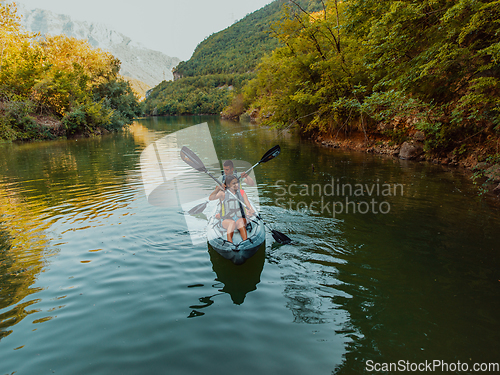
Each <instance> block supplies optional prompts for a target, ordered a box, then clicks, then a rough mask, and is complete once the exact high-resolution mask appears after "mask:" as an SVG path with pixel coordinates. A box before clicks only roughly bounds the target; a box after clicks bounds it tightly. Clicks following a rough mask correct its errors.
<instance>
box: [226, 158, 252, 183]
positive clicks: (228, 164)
mask: <svg viewBox="0 0 500 375" xmlns="http://www.w3.org/2000/svg"><path fill="white" fill-rule="evenodd" d="M222 168H223V169H224V174H223V175H222V183H224V182H225V179H226V176H231V175H234V176H236V177H237V178H238V180H240V179H243V181H245V183H246V184H247V185H248V186H255V181H254V180H253V179H252V177H250V176H249V175H248V174H247V173H245V172H242V173H241V176H238V172H236V171H235V170H234V164H233V162H232V160H226V161H225V162H224V164H223V165H222Z"/></svg>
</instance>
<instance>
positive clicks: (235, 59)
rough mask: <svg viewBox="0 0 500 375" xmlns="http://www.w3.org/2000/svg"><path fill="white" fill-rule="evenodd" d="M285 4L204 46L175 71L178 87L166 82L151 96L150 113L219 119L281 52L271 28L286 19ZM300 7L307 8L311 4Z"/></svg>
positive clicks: (238, 24)
mask: <svg viewBox="0 0 500 375" xmlns="http://www.w3.org/2000/svg"><path fill="white" fill-rule="evenodd" d="M286 3H288V2H287V1H285V0H276V1H274V2H272V3H271V4H268V5H266V6H265V7H263V8H261V9H259V10H257V11H255V12H253V13H251V14H249V15H247V16H246V17H245V18H243V19H241V20H240V21H238V22H236V23H234V24H233V25H231V26H230V27H228V28H226V29H224V30H222V31H220V32H218V33H215V34H212V35H211V36H209V37H208V38H207V39H205V40H204V41H202V42H201V43H200V44H199V45H198V46H197V47H196V49H195V51H194V53H193V56H192V57H191V58H190V59H189V60H188V61H183V62H181V63H180V64H179V65H178V66H177V67H176V68H175V69H174V82H162V83H161V84H160V85H159V86H157V87H155V88H154V89H153V90H152V91H151V93H150V95H149V97H148V99H147V100H146V108H145V111H146V113H147V114H150V115H178V114H202V113H205V114H206V113H209V114H219V113H220V112H221V111H222V110H223V109H224V108H225V107H226V106H227V105H229V104H230V103H231V101H232V100H233V99H235V98H236V100H237V98H238V94H239V91H240V89H241V88H242V87H243V86H244V84H245V83H246V82H248V81H249V80H250V79H252V78H253V77H254V76H255V70H256V67H257V65H258V64H259V63H260V61H261V59H262V57H263V56H265V55H266V54H269V53H271V52H272V51H273V50H274V49H276V48H278V47H279V46H280V42H279V41H278V39H276V38H274V37H273V36H272V26H273V25H274V24H276V23H277V22H278V21H279V20H280V18H281V17H282V15H283V13H282V7H283V5H284V4H286ZM302 3H304V4H305V5H304V6H305V7H308V6H309V5H308V4H309V3H310V2H309V1H307V0H304V1H302ZM311 3H314V2H311ZM312 6H313V7H314V6H316V7H317V4H316V5H314V4H313V5H312Z"/></svg>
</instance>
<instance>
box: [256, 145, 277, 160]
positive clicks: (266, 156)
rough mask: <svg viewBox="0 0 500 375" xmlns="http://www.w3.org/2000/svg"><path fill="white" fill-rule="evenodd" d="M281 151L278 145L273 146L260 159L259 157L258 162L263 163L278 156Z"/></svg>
mask: <svg viewBox="0 0 500 375" xmlns="http://www.w3.org/2000/svg"><path fill="white" fill-rule="evenodd" d="M280 152H281V147H280V146H279V145H276V146H274V147H273V148H272V149H270V150H269V151H267V152H266V153H265V154H264V156H263V157H262V159H260V162H259V163H265V162H268V161H269V160H272V159H274V158H275V157H276V156H278V155H279V154H280Z"/></svg>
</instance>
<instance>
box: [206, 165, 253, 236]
mask: <svg viewBox="0 0 500 375" xmlns="http://www.w3.org/2000/svg"><path fill="white" fill-rule="evenodd" d="M224 185H225V188H226V190H229V191H230V192H231V193H232V194H231V193H229V192H228V191H224V190H223V188H222V187H220V186H217V188H216V189H215V190H214V191H213V192H212V194H210V196H209V197H208V199H209V200H216V199H219V200H220V203H221V212H220V213H218V214H217V215H218V217H219V218H220V219H221V220H222V227H223V228H224V229H226V231H227V240H228V241H229V242H233V234H234V231H235V229H237V230H238V231H239V232H240V235H241V239H242V240H243V241H244V240H246V239H247V230H246V225H247V219H246V217H247V216H251V215H253V214H254V210H253V209H252V208H251V207H252V206H251V205H250V202H249V201H248V197H247V195H246V194H245V192H244V191H243V190H240V189H239V188H238V187H239V183H238V178H237V177H236V176H234V175H227V176H226V178H225V184H224ZM238 200H240V201H243V203H245V207H244V206H243V204H241V202H239V201H238Z"/></svg>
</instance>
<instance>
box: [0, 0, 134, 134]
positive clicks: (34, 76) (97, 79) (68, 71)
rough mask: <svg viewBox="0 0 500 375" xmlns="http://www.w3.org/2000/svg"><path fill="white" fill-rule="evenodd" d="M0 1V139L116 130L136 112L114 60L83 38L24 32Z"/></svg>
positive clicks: (12, 12)
mask: <svg viewBox="0 0 500 375" xmlns="http://www.w3.org/2000/svg"><path fill="white" fill-rule="evenodd" d="M19 21H20V17H19V16H18V15H17V7H16V5H15V4H3V3H2V4H0V140H3V141H33V140H48V139H56V138H61V137H75V136H90V135H94V134H95V135H97V134H103V133H107V132H112V131H118V130H121V129H122V128H123V127H124V126H126V125H128V124H131V123H132V120H133V119H134V118H135V117H137V116H140V115H141V114H142V106H141V103H139V100H138V98H137V97H136V95H135V94H134V92H133V90H132V88H131V86H130V84H129V83H128V82H127V81H125V80H124V79H123V78H122V77H120V76H119V74H118V72H119V70H120V61H119V60H118V59H116V58H115V57H114V56H112V55H111V54H110V53H107V52H104V51H102V50H100V49H97V48H94V47H92V46H91V45H90V44H89V43H88V42H87V41H84V40H78V39H75V38H69V37H66V36H64V35H58V36H45V37H41V36H40V35H39V34H36V33H30V32H27V31H25V30H24V29H23V28H22V26H21V25H20V22H19Z"/></svg>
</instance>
